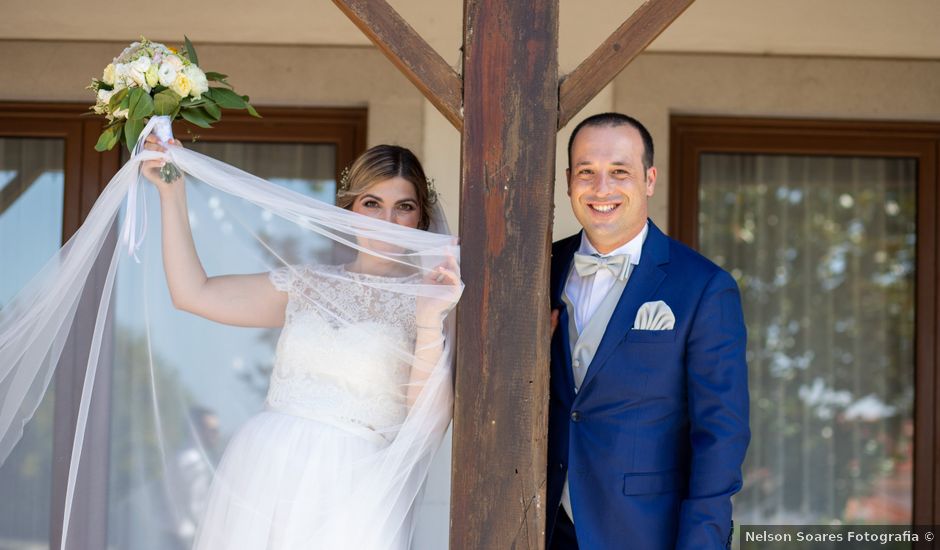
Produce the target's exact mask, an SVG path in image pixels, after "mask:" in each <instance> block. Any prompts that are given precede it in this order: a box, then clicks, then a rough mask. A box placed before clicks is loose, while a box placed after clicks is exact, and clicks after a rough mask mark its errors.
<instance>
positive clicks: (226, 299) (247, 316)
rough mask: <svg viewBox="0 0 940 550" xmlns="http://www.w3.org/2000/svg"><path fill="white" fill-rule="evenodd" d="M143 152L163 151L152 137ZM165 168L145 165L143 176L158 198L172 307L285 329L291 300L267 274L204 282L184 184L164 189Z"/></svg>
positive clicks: (158, 162)
mask: <svg viewBox="0 0 940 550" xmlns="http://www.w3.org/2000/svg"><path fill="white" fill-rule="evenodd" d="M173 145H174V146H177V145H179V142H178V141H176V140H174V141H173ZM145 147H146V148H147V149H149V150H151V151H164V150H165V149H164V148H163V147H162V146H161V145H160V143H159V142H158V141H157V138H156V137H154V136H149V137H148V138H147V142H146V144H145ZM163 163H164V161H162V160H150V161H144V162H143V163H142V165H141V170H142V172H143V174H144V176H145V177H146V178H147V179H148V180H150V181H151V182H153V184H154V185H155V186H156V188H157V190H158V191H159V193H160V211H161V225H162V234H163V268H164V271H166V282H167V286H168V287H169V289H170V296H171V298H172V299H173V305H174V307H176V308H177V309H180V310H183V311H187V312H189V313H193V314H195V315H199V316H200V317H205V318H206V319H209V320H212V321H216V322H219V323H224V324H227V325H235V326H242V327H280V326H283V325H284V310H285V308H286V307H287V294H286V293H284V292H280V291H278V290H277V289H275V288H274V285H273V284H271V282H270V280H269V279H268V274H267V273H256V274H252V275H222V276H218V277H207V276H206V271H205V269H204V268H203V267H202V262H201V261H200V260H199V255H198V254H197V253H196V246H195V244H194V242H193V233H192V229H191V228H190V225H189V210H188V207H187V205H186V188H185V184H184V179H183V178H182V177H181V178H179V179H178V180H176V181H174V182H172V183H165V182H164V181H163V180H162V179H161V178H160V174H159V171H160V167H161V166H162V165H163Z"/></svg>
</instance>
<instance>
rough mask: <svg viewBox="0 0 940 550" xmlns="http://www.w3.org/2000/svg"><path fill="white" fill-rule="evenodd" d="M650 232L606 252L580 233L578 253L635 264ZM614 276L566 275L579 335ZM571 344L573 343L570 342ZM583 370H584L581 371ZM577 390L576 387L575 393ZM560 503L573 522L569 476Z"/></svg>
mask: <svg viewBox="0 0 940 550" xmlns="http://www.w3.org/2000/svg"><path fill="white" fill-rule="evenodd" d="M647 233H649V224H648V223H647V224H646V225H644V226H643V229H642V230H641V231H640V233H639V234H638V235H637V236H636V237H634V238H633V239H631V240H630V241H629V242H628V243H627V244H625V245H623V246H621V247H619V248H617V249H616V250H614V251H612V252H610V253H609V254H601V253H599V252H598V251H597V249H596V248H594V246H593V245H592V244H591V242H590V241H589V240H588V238H587V234H586V233H581V247H580V248H579V249H578V252H580V253H581V254H596V255H598V256H616V255H618V254H629V255H630V263H631V264H633V267H636V266H637V265H639V263H640V253H641V252H642V251H643V243H644V242H645V241H646V234H647ZM633 267H631V268H630V269H629V270H628V271H627V277H629V276H630V274H631V273H633ZM615 281H616V276H615V275H614V274H613V272H612V271H610V270H609V269H598V270H597V273H595V274H593V275H588V276H587V277H582V276H581V275H579V274H578V271H577V270H576V269H574V267H572V268H571V274H570V275H569V276H568V282H567V283H566V284H565V290H564V292H565V294H566V295H567V296H568V300H570V301H571V305H572V306H573V307H574V321H575V326H576V327H577V329H578V334H579V335H580V334H581V332H583V331H584V327H585V326H586V325H587V324H588V321H590V320H591V316H593V315H594V312H595V311H597V308H598V306H600V304H601V302H602V301H603V300H604V297H605V296H607V293H608V292H610V289H611V288H613V286H614V282H615ZM567 329H568V327H558V328H557V329H556V330H567ZM571 345H572V346H574V342H571ZM587 368H588V365H572V369H578V371H577V372H574V373H573V374H574V379H575V380H583V379H584V374H585V372H586V371H587ZM582 371H584V372H582ZM577 391H578V389H577V388H575V392H577ZM561 505H562V507H563V508H564V509H565V513H567V514H568V517H569V518H571V521H572V523H573V522H574V514H572V512H571V495H570V494H569V492H568V478H567V476H566V477H565V487H564V488H563V489H562V491H561Z"/></svg>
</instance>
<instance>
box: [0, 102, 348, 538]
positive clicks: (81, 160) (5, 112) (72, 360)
mask: <svg viewBox="0 0 940 550" xmlns="http://www.w3.org/2000/svg"><path fill="white" fill-rule="evenodd" d="M86 110H87V107H86V106H84V105H48V104H47V105H42V104H9V103H8V104H3V103H0V263H2V265H4V269H3V270H2V271H0V307H2V305H3V303H5V302H6V301H7V300H8V299H9V298H10V297H12V296H13V294H15V292H16V291H17V290H18V288H19V287H20V286H22V284H23V283H25V282H26V281H28V280H29V279H30V278H31V277H32V275H33V274H34V273H35V272H36V271H37V270H38V269H39V268H40V267H41V266H42V265H43V263H44V262H45V260H46V259H47V258H48V257H49V256H50V255H51V254H52V253H53V252H54V251H55V250H57V249H58V248H59V247H60V246H61V244H62V242H64V239H67V238H68V237H69V236H71V234H72V233H74V231H75V230H76V229H77V228H78V227H79V225H80V224H81V221H82V220H83V219H84V217H85V216H86V215H87V213H88V212H89V210H90V209H91V206H92V205H93V204H94V200H95V198H96V197H97V195H98V193H99V192H100V190H101V189H102V188H103V186H104V185H105V184H107V182H108V181H109V180H110V178H111V177H112V176H113V174H114V173H116V171H117V169H118V168H119V162H120V160H121V152H120V151H118V150H117V149H115V150H114V151H110V152H107V153H103V154H100V153H97V152H95V151H94V149H93V147H94V144H95V142H96V140H97V136H98V133H99V132H100V128H101V120H100V119H98V118H79V115H80V114H81V113H83V112H85V111H86ZM259 111H261V113H262V115H263V116H264V118H262V119H254V118H251V117H248V116H247V115H245V114H243V113H227V115H226V118H225V120H224V121H223V122H221V123H219V124H218V125H217V126H216V128H215V129H213V130H201V129H192V128H187V127H186V126H177V127H175V128H174V129H175V131H176V132H177V137H178V138H179V139H180V140H181V141H183V142H184V144H186V146H187V147H190V148H193V149H195V150H198V151H200V152H203V153H206V154H209V155H212V156H214V157H216V158H220V159H221V160H223V161H225V162H228V163H230V164H233V165H235V166H239V167H241V168H243V169H246V170H249V171H251V172H252V173H255V174H257V175H259V176H261V177H265V178H267V179H269V180H271V181H273V182H275V183H280V184H282V185H285V186H287V187H290V188H292V189H294V190H296V191H300V192H304V193H307V194H310V195H312V196H314V197H316V198H319V199H321V200H332V197H333V192H334V190H335V184H336V179H337V176H338V172H339V171H340V170H341V169H342V167H344V166H347V165H349V164H350V163H351V162H352V160H353V159H354V158H355V157H356V156H357V155H358V154H359V153H361V152H362V151H363V150H364V149H365V127H366V112H365V109H294V108H265V109H260V108H259ZM189 132H192V133H193V134H197V135H198V136H199V139H198V141H197V142H195V143H187V138H188V133H189ZM124 154H125V155H126V152H124ZM194 187H195V186H194ZM191 201H192V203H193V206H194V207H197V206H198V208H200V209H202V210H203V211H205V212H206V213H207V215H211V214H212V212H211V210H212V209H213V204H214V203H213V202H212V200H211V197H203V200H198V201H197V200H193V199H192V198H191ZM197 202H198V203H199V204H198V205H196V203H197ZM216 209H218V207H216ZM24 235H28V237H29V238H28V239H24V238H23V236H24ZM151 240H154V239H151ZM7 266H13V268H10V269H8V268H7ZM125 286H127V285H125ZM116 288H117V290H116V292H117V297H118V299H117V301H116V303H117V306H116V307H117V308H118V315H117V316H116V319H118V321H119V322H117V323H115V325H116V326H115V328H114V334H113V335H112V337H113V338H112V339H111V342H112V343H111V344H110V347H109V350H110V352H111V353H113V355H114V357H115V360H114V365H115V367H116V366H117V365H118V363H119V362H120V361H121V360H122V358H127V357H132V356H133V355H134V354H135V353H136V352H137V350H138V349H139V347H140V346H141V339H140V337H139V334H136V333H134V331H133V329H134V326H135V325H134V319H133V316H127V315H126V314H125V315H124V319H125V320H126V321H127V322H126V323H121V322H120V321H121V319H122V316H121V311H120V307H121V306H120V294H121V292H122V291H123V290H122V286H121V285H120V284H119V285H118V286H117V287H116ZM193 337H194V338H200V337H205V335H193ZM246 342H247V343H248V344H246V345H249V347H251V348H252V350H254V351H252V352H251V353H253V354H254V355H255V356H263V355H264V353H265V352H264V348H265V347H266V346H267V347H271V346H272V345H273V339H272V338H270V336H265V335H264V334H260V335H258V337H257V338H247V339H246ZM80 348H81V343H80V342H77V343H75V352H74V353H71V354H70V353H69V352H68V351H67V352H65V353H64V355H63V359H62V361H61V363H60V365H59V367H58V368H57V371H56V378H55V381H54V386H55V391H50V392H49V393H48V394H47V396H46V399H45V401H44V402H43V404H42V405H41V406H40V409H39V411H37V413H36V415H35V416H34V418H33V421H31V422H30V423H29V424H28V427H27V431H26V433H25V435H24V438H23V440H22V441H21V444H20V445H18V446H17V448H16V449H15V452H14V454H13V455H12V456H11V457H10V459H9V460H8V461H7V462H6V463H5V464H4V466H3V467H2V468H0V547H7V546H10V547H20V546H23V547H25V546H29V547H30V548H34V547H35V548H44V547H49V548H51V547H58V546H59V540H60V538H61V524H62V519H61V518H62V506H63V503H64V499H65V487H66V482H67V476H68V464H69V455H70V452H71V442H72V436H73V434H74V422H75V420H74V418H75V413H76V410H77V407H78V402H79V398H80V393H81V388H82V380H83V375H84V372H83V368H84V365H83V364H82V363H81V361H79V360H77V358H78V357H80V356H81V353H80ZM69 349H72V348H69ZM155 355H159V356H161V357H163V358H164V359H165V362H166V363H167V368H166V369H159V368H158V370H157V371H156V372H157V377H158V379H159V381H160V382H164V383H167V384H169V383H178V384H181V386H185V380H184V381H183V382H180V379H179V378H178V375H177V373H175V372H174V371H173V370H172V369H171V368H170V366H169V365H170V364H171V363H172V361H173V359H174V355H173V351H172V350H156V354H155ZM244 366H245V369H244V370H245V371H248V370H249V368H248V367H251V366H253V363H250V362H247V361H246V363H245V365H244ZM262 368H263V366H262ZM99 374H100V372H99ZM106 374H107V376H99V377H98V379H97V381H96V386H95V392H96V393H95V395H96V399H95V402H94V406H95V407H97V410H94V409H93V410H92V412H91V415H90V421H89V424H90V426H91V430H90V432H89V433H90V435H91V437H92V438H93V439H94V441H93V442H92V444H91V445H86V447H85V451H84V453H86V455H83V459H82V464H83V468H84V467H85V466H84V465H89V469H90V470H94V471H92V472H90V474H89V475H88V476H87V477H84V479H87V480H90V482H89V483H88V484H86V485H85V486H79V487H78V488H77V495H79V496H78V497H77V498H79V499H81V502H82V503H83V506H81V507H75V508H73V512H72V518H71V520H70V521H71V525H72V526H73V528H72V529H71V533H70V547H71V548H89V549H92V548H94V549H97V548H105V547H113V548H146V547H150V546H152V545H153V544H157V545H158V546H157V547H158V548H168V547H169V546H167V544H171V542H172V543H173V544H175V543H176V542H177V541H176V540H175V539H174V541H170V540H169V539H168V538H167V537H168V536H174V534H173V533H167V532H165V531H164V532H161V533H157V532H156V531H155V529H160V528H162V527H165V525H157V524H155V523H154V522H149V523H148V522H147V521H142V520H145V519H146V518H147V514H146V512H148V511H147V510H140V509H135V508H134V507H133V506H134V503H135V502H138V501H139V500H140V499H139V496H140V494H141V491H145V490H146V486H140V485H137V486H131V485H130V484H129V480H130V479H131V476H130V475H129V473H133V474H139V473H140V472H141V471H143V472H146V468H147V467H148V462H147V460H148V458H147V457H141V456H128V455H127V454H126V453H124V454H122V450H123V449H124V448H125V447H126V445H125V444H124V443H125V441H126V439H127V438H129V437H137V438H147V437H151V436H152V434H150V433H148V432H147V426H148V423H147V420H148V419H147V418H146V417H145V413H146V411H139V407H133V406H132V405H133V399H134V398H139V395H138V394H137V393H135V392H139V391H142V390H144V389H146V386H145V384H148V383H149V379H145V378H143V375H144V374H145V373H143V372H140V369H137V370H135V369H123V368H113V369H112V372H109V373H106ZM235 374H238V373H235ZM242 374H245V373H242ZM194 375H195V376H205V375H206V374H205V373H200V372H196V373H195V374H194ZM252 384H255V381H252V380H250V381H249V382H248V383H246V384H244V385H246V386H250V388H249V390H246V391H245V392H242V393H244V394H245V398H246V399H255V400H259V396H258V392H257V391H254V392H252V391H250V390H257V387H255V386H252ZM184 389H185V388H184ZM262 397H263V395H262ZM209 409H210V407H206V408H205V410H204V411H203V412H204V413H205V414H203V413H200V414H201V416H200V414H196V412H194V413H193V414H194V419H195V420H196V421H200V420H207V421H210V422H209V424H211V419H210V418H209V417H208V416H207V415H211V413H212V412H213V411H212V410H209ZM196 416H199V418H195V417H196ZM211 427H212V426H209V425H208V424H207V429H209V428H211ZM136 479H146V476H138V477H137V478H136ZM14 504H15V506H14ZM4 506H7V507H10V508H9V509H7V508H4ZM150 535H153V537H150ZM148 537H149V538H148ZM145 540H146V543H144V541H145ZM148 545H149V546H148Z"/></svg>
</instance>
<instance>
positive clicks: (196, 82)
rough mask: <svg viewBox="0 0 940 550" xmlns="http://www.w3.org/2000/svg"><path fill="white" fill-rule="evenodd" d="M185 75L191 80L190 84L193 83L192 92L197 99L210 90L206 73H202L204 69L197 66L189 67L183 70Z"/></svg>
mask: <svg viewBox="0 0 940 550" xmlns="http://www.w3.org/2000/svg"><path fill="white" fill-rule="evenodd" d="M183 74H185V75H186V77H187V78H189V81H190V83H192V92H193V97H194V98H195V99H199V98H200V97H202V94H204V93H206V91H207V90H208V89H209V81H208V80H207V79H206V73H204V72H202V69H200V68H199V67H197V66H195V65H189V66H187V67H186V68H185V69H183Z"/></svg>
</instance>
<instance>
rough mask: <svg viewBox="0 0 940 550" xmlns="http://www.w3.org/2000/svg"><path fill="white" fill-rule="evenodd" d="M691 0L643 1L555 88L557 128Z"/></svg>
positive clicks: (614, 75) (664, 27)
mask: <svg viewBox="0 0 940 550" xmlns="http://www.w3.org/2000/svg"><path fill="white" fill-rule="evenodd" d="M694 1H695V0H647V1H646V2H644V3H643V5H642V6H640V7H639V8H637V10H636V11H635V12H633V15H631V16H630V18H629V19H627V20H626V21H624V22H623V24H622V25H620V27H619V28H618V29H617V30H616V31H614V33H613V34H612V35H610V37H609V38H608V39H607V40H605V41H604V43H603V44H601V45H600V46H598V48H597V49H596V50H594V53H592V54H591V55H590V56H588V57H587V59H585V60H584V61H582V62H581V64H580V65H578V67H577V68H576V69H575V70H574V71H572V72H571V74H569V75H568V76H567V77H565V78H564V79H563V80H562V82H561V85H560V86H559V89H558V97H559V99H558V103H559V113H558V128H559V129H561V128H562V127H563V126H564V125H565V124H568V122H569V121H570V120H571V117H573V116H574V115H576V114H577V113H578V111H580V110H581V109H583V108H584V106H585V105H587V103H588V102H589V101H590V100H591V98H593V97H594V96H596V95H597V94H598V93H599V92H600V91H601V89H602V88H603V87H604V86H606V85H607V84H608V83H610V81H611V80H613V79H614V77H616V76H617V74H619V73H620V71H622V70H623V69H624V68H625V67H626V66H627V65H629V64H630V62H631V61H633V58H635V57H636V56H637V55H639V53H640V52H642V51H643V50H645V49H646V47H647V46H649V45H650V43H651V42H652V41H653V40H655V39H656V37H657V36H659V35H660V33H662V32H663V31H664V30H666V27H668V26H669V25H670V23H672V22H673V21H675V19H676V18H677V17H679V15H681V14H682V12H684V11H685V10H686V8H688V7H689V6H690V5H691V4H692V2H694Z"/></svg>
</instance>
